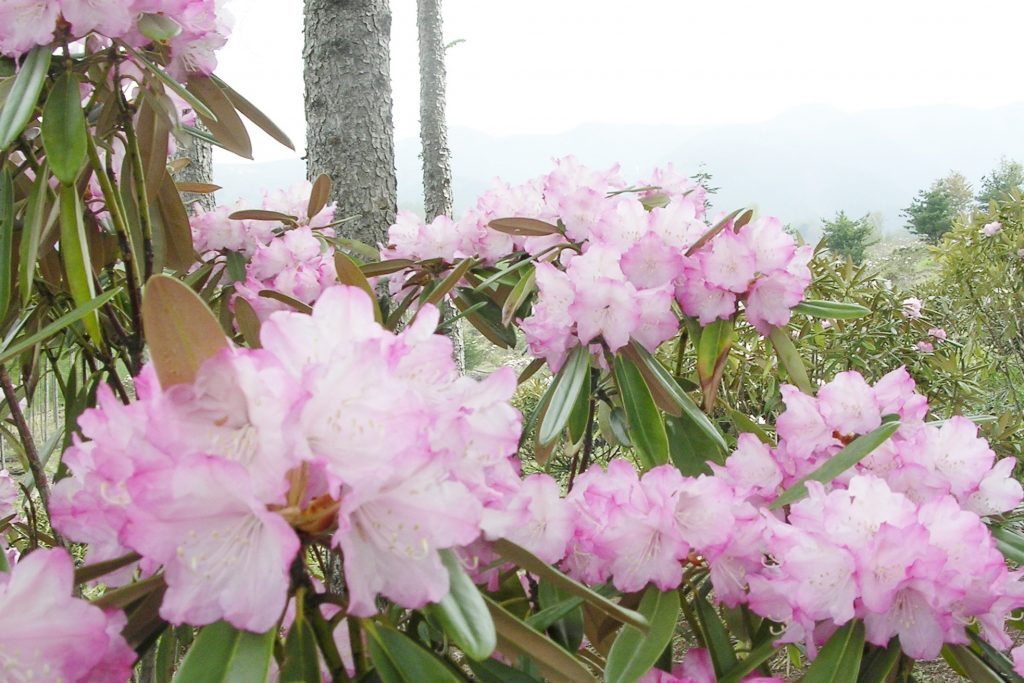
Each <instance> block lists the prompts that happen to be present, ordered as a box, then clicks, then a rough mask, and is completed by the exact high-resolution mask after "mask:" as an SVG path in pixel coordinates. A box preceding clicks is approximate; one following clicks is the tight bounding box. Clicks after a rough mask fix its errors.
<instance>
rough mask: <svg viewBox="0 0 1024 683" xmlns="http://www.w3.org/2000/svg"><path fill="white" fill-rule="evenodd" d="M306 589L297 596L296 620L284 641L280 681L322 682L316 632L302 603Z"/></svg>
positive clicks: (284, 682) (285, 682) (286, 682)
mask: <svg viewBox="0 0 1024 683" xmlns="http://www.w3.org/2000/svg"><path fill="white" fill-rule="evenodd" d="M300 596H304V591H301V590H300V591H299V594H297V595H296V597H295V603H296V604H295V621H294V622H293V623H292V627H291V630H289V631H288V637H287V638H286V639H285V641H284V662H283V663H282V664H281V675H280V677H279V681H280V683H321V682H322V679H321V677H320V656H319V655H318V654H317V645H316V633H315V632H314V631H313V625H312V624H310V623H309V619H307V618H306V615H305V609H306V607H305V606H304V605H303V604H302V600H303V598H302V597H300Z"/></svg>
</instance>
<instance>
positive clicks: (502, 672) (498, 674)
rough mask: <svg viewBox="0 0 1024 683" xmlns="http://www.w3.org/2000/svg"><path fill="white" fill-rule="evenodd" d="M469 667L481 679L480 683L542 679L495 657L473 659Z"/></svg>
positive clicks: (528, 682)
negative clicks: (480, 660)
mask: <svg viewBox="0 0 1024 683" xmlns="http://www.w3.org/2000/svg"><path fill="white" fill-rule="evenodd" d="M469 668H470V669H471V670H472V671H473V675H475V676H476V677H477V678H479V679H480V683H541V681H540V679H537V678H534V677H533V676H531V675H530V674H528V673H526V672H524V671H520V670H519V669H513V668H512V667H510V666H509V665H508V664H502V663H501V662H499V661H497V660H494V659H488V660H487V661H485V662H473V661H471V662H469Z"/></svg>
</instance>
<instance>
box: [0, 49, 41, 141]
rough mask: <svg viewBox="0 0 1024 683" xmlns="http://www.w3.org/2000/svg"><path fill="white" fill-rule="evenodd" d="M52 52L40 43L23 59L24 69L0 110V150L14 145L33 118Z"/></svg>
mask: <svg viewBox="0 0 1024 683" xmlns="http://www.w3.org/2000/svg"><path fill="white" fill-rule="evenodd" d="M51 52H52V49H51V47H50V46H49V45H40V46H39V47H37V48H34V49H33V50H32V51H31V52H29V53H28V55H27V56H26V57H25V59H24V60H23V61H22V63H21V70H20V71H19V72H18V75H17V76H16V77H15V79H14V85H13V86H11V91H10V93H8V95H7V99H6V100H4V106H3V109H0V152H3V151H5V150H7V149H8V148H9V147H10V146H11V143H13V142H14V141H15V140H16V139H17V137H18V136H19V135H21V131H23V130H25V126H27V125H28V122H29V121H30V120H31V119H32V112H33V111H35V108H36V103H37V102H39V93H41V92H42V91H43V83H44V82H45V81H46V73H47V72H48V71H49V69H50V58H51V56H52V54H51Z"/></svg>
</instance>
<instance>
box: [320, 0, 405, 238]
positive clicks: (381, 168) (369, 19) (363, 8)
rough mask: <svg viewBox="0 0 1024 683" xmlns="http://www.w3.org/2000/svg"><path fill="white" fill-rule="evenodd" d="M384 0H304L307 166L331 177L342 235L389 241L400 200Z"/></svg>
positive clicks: (387, 11) (388, 25) (388, 28)
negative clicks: (345, 219)
mask: <svg viewBox="0 0 1024 683" xmlns="http://www.w3.org/2000/svg"><path fill="white" fill-rule="evenodd" d="M390 40H391V11H390V9H389V7H388V3H387V0H305V48H304V50H303V58H304V62H305V71H304V78H305V85H306V97H305V104H306V157H307V163H306V169H307V175H308V176H309V178H310V179H313V178H316V177H317V176H318V175H320V174H321V173H326V174H327V175H328V176H330V178H331V180H332V181H333V190H332V199H333V200H334V201H336V202H337V203H338V211H337V214H336V215H337V216H338V217H339V218H344V217H348V216H355V217H356V219H355V220H353V221H350V222H348V223H345V224H343V225H342V227H341V229H342V231H344V232H345V234H346V236H348V237H353V238H355V239H358V240H361V241H363V242H366V243H368V244H371V245H376V244H378V243H384V242H386V241H387V237H386V235H387V229H388V227H389V226H390V225H391V224H392V223H393V222H394V218H395V213H396V211H397V208H398V196H397V195H398V191H397V188H398V184H397V181H396V179H395V143H394V126H393V123H392V119H391V69H390V52H389V44H390Z"/></svg>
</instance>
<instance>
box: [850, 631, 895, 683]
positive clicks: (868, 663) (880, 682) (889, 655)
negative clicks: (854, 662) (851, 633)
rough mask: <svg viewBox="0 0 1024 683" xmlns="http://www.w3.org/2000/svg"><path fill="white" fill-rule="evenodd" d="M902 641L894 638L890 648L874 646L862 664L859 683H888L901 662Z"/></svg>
mask: <svg viewBox="0 0 1024 683" xmlns="http://www.w3.org/2000/svg"><path fill="white" fill-rule="evenodd" d="M900 654H901V653H900V641H899V639H898V638H893V639H892V642H890V643H889V647H886V648H881V647H874V646H872V647H871V648H870V649H869V650H868V652H867V654H865V655H864V660H863V661H862V662H861V670H860V675H859V676H857V683H887V681H888V680H889V676H890V675H891V674H892V673H893V672H894V671H895V670H896V666H897V665H898V664H899V661H900Z"/></svg>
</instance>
